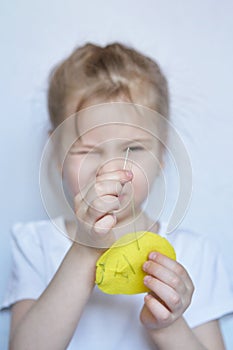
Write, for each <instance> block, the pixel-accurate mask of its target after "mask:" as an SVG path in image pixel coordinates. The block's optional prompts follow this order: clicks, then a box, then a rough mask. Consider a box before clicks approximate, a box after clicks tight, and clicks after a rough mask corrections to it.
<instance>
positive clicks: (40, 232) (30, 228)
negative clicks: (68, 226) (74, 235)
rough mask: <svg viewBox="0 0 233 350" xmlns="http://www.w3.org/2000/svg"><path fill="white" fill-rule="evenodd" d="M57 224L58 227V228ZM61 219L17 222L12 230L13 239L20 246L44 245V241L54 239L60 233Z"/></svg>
mask: <svg viewBox="0 0 233 350" xmlns="http://www.w3.org/2000/svg"><path fill="white" fill-rule="evenodd" d="M56 223H57V226H56ZM59 225H60V226H61V218H60V217H59V218H56V219H54V220H53V222H52V221H51V220H37V221H28V222H17V223H15V224H13V226H12V228H11V239H12V241H14V242H15V243H17V244H19V245H23V244H29V243H31V244H35V245H42V244H43V241H44V240H45V239H46V240H49V238H52V239H53V238H54V235H56V234H58V233H59Z"/></svg>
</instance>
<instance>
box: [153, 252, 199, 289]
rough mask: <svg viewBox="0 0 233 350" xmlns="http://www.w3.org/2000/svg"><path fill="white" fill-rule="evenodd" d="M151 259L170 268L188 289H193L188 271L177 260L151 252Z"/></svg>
mask: <svg viewBox="0 0 233 350" xmlns="http://www.w3.org/2000/svg"><path fill="white" fill-rule="evenodd" d="M149 259H150V260H152V261H154V262H156V263H158V264H160V265H162V266H164V267H166V268H168V269H169V270H170V271H172V272H174V273H175V274H176V275H177V276H179V277H180V278H181V279H182V280H183V282H184V283H185V285H186V287H187V288H188V289H192V288H193V283H192V280H191V278H190V276H189V274H188V272H187V271H186V269H185V268H184V266H183V265H181V264H180V263H179V262H177V261H176V260H173V259H170V258H168V257H167V256H166V255H163V254H161V253H158V252H151V253H150V254H149Z"/></svg>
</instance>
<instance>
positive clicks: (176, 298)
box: [171, 293, 181, 306]
mask: <svg viewBox="0 0 233 350" xmlns="http://www.w3.org/2000/svg"><path fill="white" fill-rule="evenodd" d="M171 302H172V304H173V305H174V306H178V305H180V303H181V299H180V296H179V295H178V294H175V293H174V294H173V295H172V296H171Z"/></svg>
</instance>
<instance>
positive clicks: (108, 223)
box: [94, 215, 116, 236]
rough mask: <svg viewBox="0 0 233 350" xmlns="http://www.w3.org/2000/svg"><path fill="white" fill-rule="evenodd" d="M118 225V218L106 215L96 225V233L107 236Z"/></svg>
mask: <svg viewBox="0 0 233 350" xmlns="http://www.w3.org/2000/svg"><path fill="white" fill-rule="evenodd" d="M115 225H116V217H115V216H114V215H105V216H104V217H102V218H101V219H100V220H98V221H97V222H96V223H95V225H94V231H95V233H97V234H99V235H101V236H102V235H106V234H107V233H108V232H109V231H110V230H111V229H112V228H113V227H114V226H115Z"/></svg>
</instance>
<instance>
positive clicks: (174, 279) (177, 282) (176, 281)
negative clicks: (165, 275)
mask: <svg viewBox="0 0 233 350" xmlns="http://www.w3.org/2000/svg"><path fill="white" fill-rule="evenodd" d="M171 285H172V286H173V287H174V288H177V287H178V286H179V285H180V279H179V277H178V276H173V277H172V278H171Z"/></svg>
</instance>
